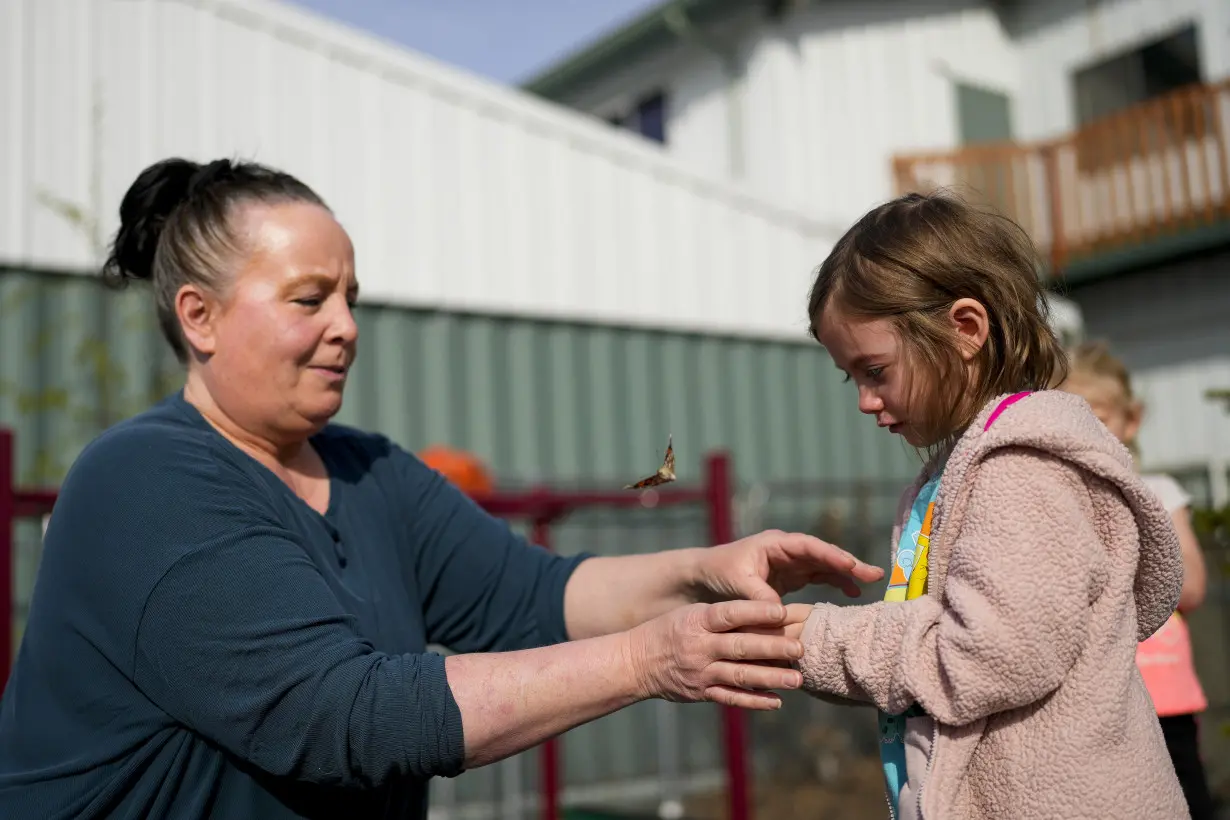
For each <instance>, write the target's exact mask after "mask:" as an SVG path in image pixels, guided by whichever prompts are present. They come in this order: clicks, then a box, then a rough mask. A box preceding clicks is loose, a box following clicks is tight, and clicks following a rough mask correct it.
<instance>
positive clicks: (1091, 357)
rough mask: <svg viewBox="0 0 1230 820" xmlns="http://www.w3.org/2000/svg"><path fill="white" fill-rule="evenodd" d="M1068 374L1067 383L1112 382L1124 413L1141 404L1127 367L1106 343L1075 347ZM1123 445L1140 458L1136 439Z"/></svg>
mask: <svg viewBox="0 0 1230 820" xmlns="http://www.w3.org/2000/svg"><path fill="white" fill-rule="evenodd" d="M1068 371H1069V372H1068V379H1069V380H1073V379H1078V378H1080V377H1081V376H1085V377H1092V378H1095V379H1109V380H1111V381H1112V382H1114V383H1115V384H1116V385H1117V386H1118V387H1119V389H1120V391H1121V394H1120V396H1119V400H1120V401H1121V402H1122V404H1121V405H1120V409H1121V410H1123V411H1124V412H1127V413H1131V412H1140V409H1141V406H1140V401H1139V400H1138V399H1137V398H1136V394H1135V392H1134V391H1133V390H1132V374H1131V372H1130V371H1129V370H1128V368H1127V365H1125V364H1124V363H1123V361H1122V360H1120V359H1119V358H1118V357H1116V356H1115V354H1113V353H1111V352H1110V346H1109V345H1108V344H1107V343H1106V342H1104V341H1100V340H1094V341H1088V342H1082V343H1081V344H1079V345H1077V346H1076V347H1074V348H1073V349H1072V354H1071V356H1070V357H1069V365H1068ZM1124 444H1125V445H1126V446H1127V448H1128V449H1129V450H1130V451H1131V452H1132V456H1133V457H1135V458H1137V459H1139V458H1140V449H1139V447H1138V446H1137V444H1136V437H1135V436H1133V437H1132V439H1131V440H1130V441H1125V442H1124Z"/></svg>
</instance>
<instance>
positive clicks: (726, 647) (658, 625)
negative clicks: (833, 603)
mask: <svg viewBox="0 0 1230 820" xmlns="http://www.w3.org/2000/svg"><path fill="white" fill-rule="evenodd" d="M787 613H788V608H787V607H783V606H782V605H781V604H777V603H770V602H768V601H725V602H722V603H717V604H691V605H689V606H684V607H680V608H678V609H675V610H672V611H671V612H668V613H666V614H665V615H661V616H659V617H657V618H654V619H653V620H651V621H647V622H645V623H643V624H641V625H640V626H638V627H636V628H634V629H632V630H631V631H630V632H629V633H628V637H629V640H628V645H629V654H630V658H629V662H630V663H631V665H632V668H633V670H634V672H635V674H636V679H637V681H638V682H639V686H640V689H641V693H640V694H641V695H642V696H643V697H652V698H661V699H663V700H670V701H675V702H680V703H682V702H697V701H713V702H715V703H721V704H724V705H726V706H738V707H742V708H744V709H757V710H771V709H777V708H778V707H780V706H781V698H779V697H778V696H777V695H776V694H774V693H772V692H771V691H768V690H772V689H797V688H798V687H799V686H801V685H802V676H801V675H800V674H799V673H798V672H796V671H795V670H793V669H790V668H789V664H790V662H791V661H793V660H796V659H798V658H800V657H802V655H803V645H802V644H801V643H799V641H798V640H797V638H793V637H789V636H787V635H786V634H785V633H784V629H785V628H786V618H787ZM783 665H784V666H785V668H783Z"/></svg>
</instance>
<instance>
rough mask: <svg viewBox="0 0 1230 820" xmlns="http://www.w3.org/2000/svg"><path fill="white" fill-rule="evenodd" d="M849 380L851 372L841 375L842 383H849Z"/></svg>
mask: <svg viewBox="0 0 1230 820" xmlns="http://www.w3.org/2000/svg"><path fill="white" fill-rule="evenodd" d="M849 381H850V374H849V373H845V374H843V375H842V377H841V383H842V384H847V383H849Z"/></svg>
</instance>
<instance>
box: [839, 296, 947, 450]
mask: <svg viewBox="0 0 1230 820" xmlns="http://www.w3.org/2000/svg"><path fill="white" fill-rule="evenodd" d="M816 335H817V337H818V338H819V340H820V344H822V345H824V348H825V350H827V351H828V353H829V355H830V356H831V357H832V358H833V363H834V364H836V365H837V369H838V370H840V371H842V372H843V373H845V374H846V380H847V381H853V382H854V386H855V387H856V388H857V389H858V409H859V411H860V412H863V413H866V414H867V415H872V416H875V418H876V424H878V425H879V426H880V427H884V428H887V429H888V431H889V432H890V433H896V434H898V435H900V436H901V437H902V438H904V439H905V440H906V441H907V442H909V443H910V444H911V445H912V446H914V447H926V446H928V445H929V444H930V443H931V442H929V441H924V440H923V437H922V436H921V435H920V433H919V430H920V429H921V428H925V427H926V424H925V423H923V422H925V420H923V419H916V418H914V416H913V414H912V412H911V408H912V407H918V406H921V404H922V403H921V402H917V401H914V398H915V396H914V392H915V391H914V390H913V385H912V382H913V379H911V378H910V367H909V362H908V361H907V360H906V356H905V350H904V349H903V347H904V346H903V345H902V344H901V340H900V339H899V338H898V336H897V331H896V329H895V328H894V327H893V325H892V322H891V321H890V320H888V319H867V318H861V317H852V316H848V315H846V314H844V313H842V312H841V311H839V310H837V309H835V308H834V307H833V306H832V305H831V304H830V305H828V306H826V307H825V309H824V312H823V313H822V314H821V316H820V322H819V325H818V327H817V333H816ZM913 422H919V423H918V424H915V423H913Z"/></svg>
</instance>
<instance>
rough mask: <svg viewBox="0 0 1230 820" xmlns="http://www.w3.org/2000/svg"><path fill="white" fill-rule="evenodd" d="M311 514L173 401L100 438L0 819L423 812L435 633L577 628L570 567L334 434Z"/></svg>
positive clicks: (447, 730)
mask: <svg viewBox="0 0 1230 820" xmlns="http://www.w3.org/2000/svg"><path fill="white" fill-rule="evenodd" d="M312 444H313V446H314V447H315V448H316V450H317V451H318V452H319V453H320V456H321V458H322V459H323V460H324V463H325V465H326V467H327V468H328V471H329V476H330V500H329V509H328V511H327V512H326V513H325V514H324V515H323V516H322V515H320V514H319V513H317V512H316V511H315V510H313V509H311V508H310V507H308V506H307V504H305V503H304V502H303V501H302V500H301V499H299V497H298V496H296V495H295V494H294V493H293V492H291V490H290V489H289V488H288V487H287V486H286V485H285V484H284V483H283V482H282V481H280V480H279V479H278V478H277V477H276V476H275V475H274V474H273V473H272V472H270V471H269V470H268V469H266V468H265V467H264V466H262V465H261V464H259V463H258V462H257V461H256V460H255V459H253V458H251V457H249V456H248V455H246V454H245V453H243V452H242V451H240V450H239V449H238V448H236V447H235V446H233V445H232V444H231V443H230V442H228V441H227V440H226V439H224V438H223V437H222V436H220V435H219V434H218V433H217V432H216V431H214V429H213V428H212V427H211V426H210V425H209V424H208V423H207V422H205V420H204V419H203V418H202V417H201V415H200V414H199V413H198V412H197V411H196V410H195V408H193V407H192V406H191V405H190V404H188V403H187V402H186V401H185V400H184V399H183V397H182V394H177V395H175V396H172V397H171V398H168V399H167V400H165V401H163V402H162V403H160V404H159V405H157V406H156V407H154V408H153V409H151V410H149V411H148V412H145V413H143V414H141V415H139V416H137V417H135V418H133V419H130V420H128V421H126V422H123V423H121V424H119V425H117V426H115V427H113V428H111V429H110V430H108V431H107V432H105V433H104V434H103V435H101V436H100V437H99V438H98V439H97V440H95V441H94V442H92V443H91V444H90V445H89V446H88V447H87V448H86V449H85V451H84V452H83V453H82V454H81V456H80V458H79V459H78V460H77V462H76V463H75V464H74V465H73V468H72V470H71V471H70V473H69V475H68V477H67V479H66V480H65V482H64V485H63V487H62V490H61V494H60V497H59V500H58V501H57V503H56V507H55V512H54V514H53V515H52V518H51V522H50V526H49V528H48V530H47V537H46V542H45V546H44V551H43V558H42V563H41V565H40V567H39V574H38V579H37V582H36V584H35V588H34V595H33V600H32V604H31V609H30V617H29V622H28V625H27V627H26V632H25V637H24V639H23V641H22V644H21V648H20V650H19V652H18V656H17V660H16V664H15V666H14V669H13V674H12V677H11V679H10V681H9V684H8V686H7V688H6V690H5V692H4V697H3V700H2V701H0V817H2V818H4V819H5V820H26V818H29V819H30V820H49V818H70V817H71V818H95V817H97V818H102V817H106V818H134V820H135V818H177V819H178V818H206V817H217V818H231V819H233V820H245V818H260V820H280V819H281V818H291V817H310V818H326V817H327V818H335V817H336V818H341V817H346V818H386V817H387V818H394V817H395V818H399V820H401V819H402V818H423V817H425V816H426V814H427V806H426V803H427V801H426V795H427V785H426V784H427V780H428V778H430V777H432V776H437V775H442V776H454V775H456V774H458V773H460V772H461V770H462V766H463V760H464V743H463V738H462V727H461V714H460V712H459V711H458V708H457V703H456V701H455V700H454V699H453V695H452V692H451V691H450V689H449V686H448V682H447V679H446V677H445V673H444V659H443V658H442V657H441V656H440V655H437V654H434V653H427V652H426V648H427V645H428V644H429V643H432V644H439V645H442V646H447V647H449V648H451V649H453V650H456V651H458V652H487V651H502V650H512V649H521V648H528V647H533V646H541V645H546V644H550V643H555V642H560V641H564V640H566V639H567V635H566V629H565V626H564V611H563V610H564V608H563V600H564V585H565V584H566V583H567V581H568V578H569V576H570V575H571V573H572V571H573V569H574V568H575V567H576V565H577V564H578V563H579V562H580V560H582V557H581V556H578V557H576V558H569V559H565V558H560V557H557V556H554V555H551V554H550V553H548V552H547V551H545V550H543V549H541V548H539V547H535V546H531V545H529V544H527V543H525V542H524V541H523V540H522V539H521V538H520V537H519V536H517V535H515V534H514V533H513V532H511V531H510V529H509V528H508V527H507V526H506V525H505V524H504V522H502V521H501V520H499V519H497V518H494V517H492V516H489V515H487V514H486V513H485V512H483V511H482V510H481V509H480V508H479V507H478V506H477V505H476V504H474V503H473V502H472V501H470V500H469V499H468V498H467V497H466V496H465V495H464V494H463V493H461V492H460V491H459V490H457V489H456V488H455V487H453V485H452V484H450V483H449V482H447V481H446V480H445V479H444V478H442V477H441V476H439V475H438V474H437V473H435V472H434V471H432V470H431V469H429V468H428V467H426V466H425V465H424V464H423V463H422V462H420V461H419V460H418V459H416V458H415V457H414V456H412V455H410V454H408V453H406V452H404V451H403V450H401V449H399V448H398V447H397V446H396V445H394V444H392V443H390V442H389V441H388V440H387V439H385V438H382V437H380V436H377V435H370V434H366V433H362V432H358V431H355V430H352V429H349V428H345V427H341V426H330V427H328V428H326V429H325V430H324V431H323V432H321V433H320V434H319V435H317V436H316V437H314V438H313V439H312Z"/></svg>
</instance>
